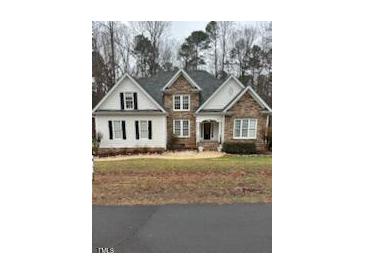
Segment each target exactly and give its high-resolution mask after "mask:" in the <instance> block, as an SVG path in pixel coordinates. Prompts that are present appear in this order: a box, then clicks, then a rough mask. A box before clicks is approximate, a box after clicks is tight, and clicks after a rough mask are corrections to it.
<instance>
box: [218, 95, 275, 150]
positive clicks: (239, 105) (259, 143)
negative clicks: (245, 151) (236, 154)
mask: <svg viewBox="0 0 365 274" xmlns="http://www.w3.org/2000/svg"><path fill="white" fill-rule="evenodd" d="M262 110H263V109H262V108H261V106H260V105H259V104H258V103H257V102H256V101H255V99H253V98H252V96H251V95H250V94H249V93H248V92H247V93H245V94H244V95H243V96H242V97H241V98H240V100H238V102H236V104H234V106H232V107H231V109H229V113H230V115H229V116H228V115H227V116H226V118H225V129H224V141H225V142H232V143H252V142H254V143H255V144H256V149H257V150H258V151H259V152H262V151H264V150H265V143H264V138H263V137H264V136H263V129H265V127H266V119H267V115H268V114H263V113H262ZM240 118H256V119H257V137H256V140H252V139H251V140H242V139H233V127H234V125H233V123H234V119H240Z"/></svg>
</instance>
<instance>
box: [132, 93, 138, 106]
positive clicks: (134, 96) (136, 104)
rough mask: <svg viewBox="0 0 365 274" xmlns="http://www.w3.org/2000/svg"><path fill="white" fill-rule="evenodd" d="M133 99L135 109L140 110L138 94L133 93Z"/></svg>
mask: <svg viewBox="0 0 365 274" xmlns="http://www.w3.org/2000/svg"><path fill="white" fill-rule="evenodd" d="M133 98H134V109H138V102H137V92H134V93H133Z"/></svg>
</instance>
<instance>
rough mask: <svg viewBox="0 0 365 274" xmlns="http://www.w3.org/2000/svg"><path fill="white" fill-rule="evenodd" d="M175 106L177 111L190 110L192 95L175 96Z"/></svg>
mask: <svg viewBox="0 0 365 274" xmlns="http://www.w3.org/2000/svg"><path fill="white" fill-rule="evenodd" d="M173 104H174V110H175V111H188V110H190V95H174V102H173Z"/></svg>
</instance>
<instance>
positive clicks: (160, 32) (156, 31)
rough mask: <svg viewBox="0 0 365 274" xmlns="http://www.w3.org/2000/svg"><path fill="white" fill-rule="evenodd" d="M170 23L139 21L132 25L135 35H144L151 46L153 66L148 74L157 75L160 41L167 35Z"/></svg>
mask: <svg viewBox="0 0 365 274" xmlns="http://www.w3.org/2000/svg"><path fill="white" fill-rule="evenodd" d="M170 25H171V23H170V22H168V21H139V22H135V23H134V24H133V27H134V30H135V32H136V33H139V34H143V35H145V36H146V37H147V38H148V39H149V40H150V41H151V46H152V53H151V54H152V56H151V58H152V60H153V64H152V66H151V67H150V74H151V75H154V74H156V73H157V71H158V68H159V63H158V61H159V54H160V46H161V42H162V39H163V38H165V36H166V35H167V34H168V31H169V27H170Z"/></svg>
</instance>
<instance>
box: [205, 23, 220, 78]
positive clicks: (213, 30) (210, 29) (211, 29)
mask: <svg viewBox="0 0 365 274" xmlns="http://www.w3.org/2000/svg"><path fill="white" fill-rule="evenodd" d="M205 31H206V32H207V34H208V36H209V40H210V42H211V43H212V44H213V49H214V55H213V56H214V74H215V77H217V76H218V38H219V28H218V24H217V22H216V21H210V22H209V23H208V25H207V26H206V28H205Z"/></svg>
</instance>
